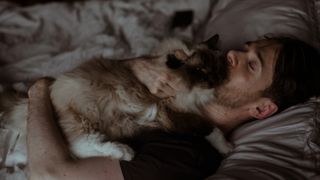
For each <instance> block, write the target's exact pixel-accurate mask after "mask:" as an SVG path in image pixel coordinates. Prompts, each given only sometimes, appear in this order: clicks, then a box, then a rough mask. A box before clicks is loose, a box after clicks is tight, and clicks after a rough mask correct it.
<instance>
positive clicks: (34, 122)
mask: <svg viewBox="0 0 320 180" xmlns="http://www.w3.org/2000/svg"><path fill="white" fill-rule="evenodd" d="M48 86H49V82H48V81H46V80H40V81H38V82H36V84H35V85H33V86H32V87H31V88H30V90H29V92H28V93H29V116H28V125H27V131H28V133H27V148H28V170H29V174H28V175H29V179H30V180H38V179H39V180H46V179H58V180H64V179H67V180H73V179H76V180H81V179H84V180H88V179H95V180H99V179H103V180H106V179H112V180H118V179H119V180H122V179H123V176H122V172H121V169H120V165H119V161H116V160H111V159H109V158H104V157H92V158H87V159H81V160H74V159H72V158H71V157H70V154H69V151H68V147H67V144H66V142H65V140H64V138H63V136H62V134H61V132H60V129H59V128H58V125H57V123H56V122H55V119H54V116H53V111H52V105H51V101H50V96H49V88H48Z"/></svg>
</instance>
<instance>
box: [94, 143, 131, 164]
mask: <svg viewBox="0 0 320 180" xmlns="http://www.w3.org/2000/svg"><path fill="white" fill-rule="evenodd" d="M100 150H101V151H102V152H103V153H105V154H108V156H110V157H112V158H114V159H119V160H125V161H130V160H132V159H133V157H134V151H133V150H132V148H131V147H129V146H128V145H125V144H121V143H115V142H106V143H104V144H103V145H102V147H101V149H100Z"/></svg>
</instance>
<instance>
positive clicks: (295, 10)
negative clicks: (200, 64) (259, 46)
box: [199, 0, 320, 49]
mask: <svg viewBox="0 0 320 180" xmlns="http://www.w3.org/2000/svg"><path fill="white" fill-rule="evenodd" d="M315 2H317V5H318V7H320V2H319V0H316V1H315ZM315 2H314V1H302V0H290V1H283V0H255V1H252V0H242V1H237V0H218V1H216V3H215V4H214V5H213V7H212V11H211V15H210V17H209V20H208V23H207V24H206V26H205V27H204V28H203V30H202V32H200V35H199V37H200V40H206V39H208V38H209V37H211V36H212V35H214V34H216V33H218V34H220V38H221V41H222V42H223V44H222V45H221V46H222V49H230V48H232V49H234V48H239V46H241V45H242V44H243V43H245V42H246V41H252V40H256V39H258V38H261V37H263V36H264V35H266V34H272V35H291V36H294V37H296V38H298V39H301V40H304V41H306V42H309V43H310V44H312V45H315V46H317V47H319V46H318V44H319V42H320V41H319V37H318V36H317V35H318V33H319V32H317V31H318V24H317V22H318V20H317V16H316V13H317V12H316V7H315ZM318 15H320V11H319V10H318Z"/></svg>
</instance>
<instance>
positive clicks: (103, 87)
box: [4, 40, 214, 163]
mask: <svg viewBox="0 0 320 180" xmlns="http://www.w3.org/2000/svg"><path fill="white" fill-rule="evenodd" d="M174 49H182V50H183V51H185V52H186V54H187V55H189V54H190V53H192V51H190V50H188V49H187V47H186V46H185V45H184V44H183V43H182V42H180V41H177V40H170V41H167V42H165V43H164V44H163V45H162V46H161V47H160V48H159V49H158V52H155V54H156V55H158V56H157V58H158V60H160V61H166V57H167V54H168V53H171V52H172V51H173V50H174ZM133 60H134V59H133ZM126 63H127V61H125V60H124V61H111V60H103V59H97V60H92V61H89V62H87V63H85V64H83V65H81V66H80V67H78V68H76V69H75V70H73V71H71V72H68V73H65V74H63V75H61V76H60V77H58V78H57V79H56V81H55V82H54V83H53V84H52V86H51V99H52V103H53V105H54V107H55V110H56V112H57V114H58V118H59V124H60V126H61V127H62V130H63V132H64V133H65V135H66V137H67V139H68V142H69V143H70V149H71V151H72V152H73V153H74V154H75V155H76V156H77V157H80V158H83V157H91V156H109V157H113V158H117V159H123V160H131V159H132V158H133V156H134V152H133V150H132V149H131V148H130V147H129V146H127V145H125V144H121V143H119V142H117V140H118V139H121V138H130V137H133V136H135V135H136V134H138V133H140V132H141V131H143V130H144V129H162V130H165V131H185V130H184V129H180V126H179V124H182V123H190V122H191V121H190V122H184V121H183V120H181V122H179V120H173V118H170V114H169V113H168V111H167V110H166V108H170V109H172V110H173V111H174V112H177V113H178V112H181V113H193V114H194V115H195V117H196V118H195V120H194V121H199V122H194V123H195V124H192V123H191V124H190V126H189V128H194V127H196V126H198V125H201V126H202V125H203V124H205V125H209V126H210V123H209V122H208V121H206V119H204V118H203V117H201V115H200V111H199V107H201V106H202V105H204V104H205V103H206V102H208V101H211V100H213V98H214V89H203V88H201V87H197V86H194V87H192V88H191V89H190V90H189V91H186V92H181V93H180V94H178V95H177V96H176V98H175V99H171V100H160V99H159V98H157V97H155V96H153V95H152V94H150V92H149V91H148V89H147V88H146V87H145V86H144V85H143V84H141V83H140V82H139V81H138V80H137V79H136V78H135V77H134V76H133V75H132V72H131V71H130V70H129V69H128V68H127V64H126ZM26 102H27V100H26V99H24V100H21V101H20V103H19V105H17V106H15V107H14V108H13V109H12V110H11V111H10V112H7V113H5V114H4V119H6V121H5V123H4V126H5V127H6V128H9V129H13V130H15V131H18V132H20V133H21V136H20V140H21V141H20V142H18V143H21V144H23V145H25V136H26V117H27V103H26ZM187 115H188V114H187ZM174 121H176V122H174ZM202 123H203V124H202ZM23 160H25V159H22V161H23ZM12 161H14V158H13V160H12ZM20 161H21V160H20ZM12 163H14V162H12ZM20 163H21V162H20Z"/></svg>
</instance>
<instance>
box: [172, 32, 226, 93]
mask: <svg viewBox="0 0 320 180" xmlns="http://www.w3.org/2000/svg"><path fill="white" fill-rule="evenodd" d="M218 42H219V35H214V36H212V37H211V38H209V39H208V40H207V41H205V42H202V43H200V44H198V45H196V46H194V47H193V48H191V50H190V52H188V53H189V54H185V55H179V53H180V54H183V51H182V50H177V51H178V53H173V54H169V55H167V62H166V64H167V66H168V67H169V68H170V69H173V70H175V71H177V72H180V73H182V76H184V79H185V80H186V81H187V83H188V85H189V86H190V87H200V88H205V89H210V88H214V87H217V86H219V85H221V84H222V83H223V82H224V81H225V80H226V79H227V76H228V62H227V61H226V60H225V59H224V58H223V57H224V56H223V53H222V52H221V51H220V50H219V48H218V44H219V43H218ZM177 54H178V55H177ZM181 57H184V58H181Z"/></svg>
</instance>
